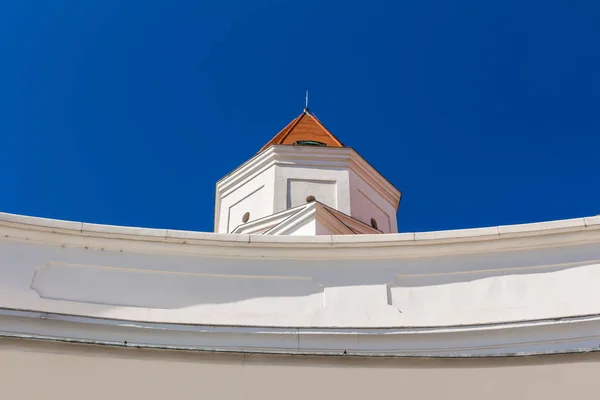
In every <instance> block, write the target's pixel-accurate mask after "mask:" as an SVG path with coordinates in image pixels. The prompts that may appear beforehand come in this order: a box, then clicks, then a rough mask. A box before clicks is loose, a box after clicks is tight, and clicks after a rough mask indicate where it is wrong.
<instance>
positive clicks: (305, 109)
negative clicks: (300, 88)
mask: <svg viewBox="0 0 600 400" xmlns="http://www.w3.org/2000/svg"><path fill="white" fill-rule="evenodd" d="M304 112H305V113H308V90H307V91H306V101H305V103H304Z"/></svg>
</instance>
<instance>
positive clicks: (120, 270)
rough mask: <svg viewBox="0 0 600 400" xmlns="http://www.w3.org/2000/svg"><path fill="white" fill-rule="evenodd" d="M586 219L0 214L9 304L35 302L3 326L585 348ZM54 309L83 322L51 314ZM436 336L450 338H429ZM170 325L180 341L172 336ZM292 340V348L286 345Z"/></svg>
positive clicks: (239, 338) (590, 242) (1, 301)
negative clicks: (205, 225)
mask: <svg viewBox="0 0 600 400" xmlns="http://www.w3.org/2000/svg"><path fill="white" fill-rule="evenodd" d="M588 220H589V219H584V218H580V219H575V220H567V221H552V222H551V223H541V224H532V225H530V226H529V228H530V230H526V229H514V230H512V231H511V232H510V233H502V231H501V230H499V229H498V228H483V229H471V230H460V231H448V232H437V233H429V234H428V233H416V234H388V235H358V236H329V235H324V236H313V237H310V236H265V235H225V234H211V233H202V232H181V231H171V230H148V229H139V228H129V227H111V226H101V225H89V224H80V223H72V222H62V221H48V220H44V219H38V218H31V217H20V216H14V215H9V214H0V255H1V257H0V309H3V310H4V312H8V311H9V310H11V309H12V310H29V311H28V312H29V314H27V315H21V316H17V317H15V316H13V317H11V316H10V315H6V314H5V317H2V318H4V320H3V322H2V323H1V324H0V325H1V326H3V327H4V328H3V330H4V333H5V334H9V335H16V334H27V335H49V336H56V337H61V335H67V336H69V335H75V336H77V335H79V336H78V338H79V339H80V340H88V339H89V340H92V339H94V340H111V339H110V338H117V337H118V336H119V333H118V332H119V330H120V329H126V328H124V327H126V326H132V324H133V325H137V324H151V325H150V326H148V327H147V328H143V329H142V330H139V329H138V330H135V329H134V331H133V333H132V334H133V336H132V337H135V338H137V340H139V341H140V343H146V344H155V345H166V344H168V343H170V344H169V345H177V343H179V344H180V345H184V344H185V343H188V344H190V345H192V344H193V345H194V346H198V347H199V348H220V347H219V346H225V347H227V348H237V349H240V350H244V349H246V350H248V351H259V349H262V350H263V351H267V350H269V349H270V351H292V350H293V349H294V348H295V349H296V350H294V351H300V350H302V351H303V352H304V351H306V352H319V351H321V350H323V351H326V352H333V353H335V352H336V351H338V350H339V349H344V348H345V349H352V351H354V352H356V353H360V354H369V352H375V351H378V352H380V353H390V354H431V355H443V354H456V353H457V352H462V353H461V354H498V353H505V352H513V351H517V352H528V351H558V350H561V351H565V350H569V349H573V348H587V347H589V346H592V345H593V343H595V342H597V341H598V340H599V338H598V337H597V333H594V332H597V329H598V328H600V326H596V325H595V324H597V319H596V317H593V316H594V315H600V301H598V300H599V299H598V295H597V290H596V288H597V287H598V285H599V284H600V225H597V224H586V221H588ZM592 221H593V220H592ZM314 229H318V228H316V227H315V228H314ZM495 232H497V233H495ZM36 315H37V317H36ZM59 315H63V316H73V318H75V317H77V318H84V319H86V320H85V321H83V322H82V321H80V322H73V321H71V322H68V321H66V320H64V321H62V322H61V323H57V324H51V323H49V322H48V318H51V319H53V320H56V318H57V317H56V316H59ZM40 316H43V319H40ZM584 316H588V317H584ZM11 318H12V319H11ZM15 318H16V319H15ZM61 318H66V317H61ZM69 318H71V317H69ZM582 318H583V319H582ZM9 319H10V320H11V321H12V322H10V321H9ZM110 321H121V322H114V323H113V322H110ZM532 321H540V322H539V323H532ZM543 321H545V322H543ZM566 321H570V322H568V323H566ZM9 322H10V324H9ZM70 324H71V325H70ZM72 324H76V326H75V325H72ZM152 324H155V325H152ZM181 324H189V325H181ZM9 326H11V327H12V328H10V329H9V328H8V327H9ZM182 326H189V327H190V328H189V329H192V330H193V331H194V332H198V330H200V331H202V332H207V331H206V329H208V328H207V327H210V326H229V327H231V328H228V329H231V330H230V331H228V332H229V333H225V332H224V331H218V330H217V331H214V332H212V333H210V334H209V335H208V336H206V337H208V338H212V339H210V340H208V339H207V340H208V341H206V340H204V339H201V338H200V337H197V338H196V339H198V340H200V341H196V342H186V341H185V340H184V338H183V336H180V335H179V334H176V332H178V331H180V330H182V329H183V328H182ZM100 327H102V328H100ZM250 327H255V328H250ZM256 327H258V328H256ZM590 327H591V328H590ZM127 329H129V328H127ZM186 329H188V328H185V329H183V330H184V331H185V330H186ZM211 329H212V328H211ZM247 329H251V330H250V331H248V330H247ZM256 329H259V330H263V331H262V332H263V333H264V334H263V333H257V332H256ZM265 329H266V331H264V330H265ZM382 329H383V331H381V330H382ZM209 330H210V329H209ZM436 330H437V332H438V333H439V335H442V333H443V335H442V336H435V335H433V332H434V331H436ZM524 330H525V331H527V332H530V333H528V334H527V335H529V336H527V335H526V334H524V333H523V332H525V331H524ZM492 331H493V332H492ZM78 332H79V333H78ZM161 332H162V333H161ZM265 332H266V333H265ZM163 333H164V335H163ZM492 333H493V334H492ZM146 334H147V335H149V336H145V335H146ZM165 335H166V336H168V337H169V338H171V339H169V340H168V341H166V342H165V340H166V339H165ZM248 335H249V336H248ZM257 335H258V336H257ZM290 335H291V336H290ZM393 335H401V336H399V337H402V340H400V341H399V340H397V339H393V337H394V336H393ZM256 338H259V339H256ZM408 338H415V340H416V341H415V342H412V339H410V340H409V339H408ZM255 339H256V340H258V342H256V341H255ZM288 339H289V340H291V342H290V343H293V344H292V347H291V350H290V347H289V346H287V345H282V343H284V342H285V341H286V340H288ZM417 339H418V340H417ZM245 340H249V342H244V341H245ZM282 341H283V342H282ZM459 342H460V343H461V344H458V343H459ZM211 343H212V344H211ZM218 343H221V344H218ZM236 343H238V344H236ZM240 343H247V344H246V345H243V344H240ZM298 343H300V344H298ZM211 346H212V347H211ZM215 346H216V347H215ZM236 346H237V347H236ZM240 346H241V347H240ZM282 346H283V347H282ZM294 346H295V347H294ZM596 346H597V344H596ZM265 349H266V350H265ZM319 349H320V350H319ZM465 352H466V353H465Z"/></svg>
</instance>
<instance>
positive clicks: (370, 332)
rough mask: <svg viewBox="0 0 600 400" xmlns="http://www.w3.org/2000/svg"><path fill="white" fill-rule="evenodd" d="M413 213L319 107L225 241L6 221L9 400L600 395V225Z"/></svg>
mask: <svg viewBox="0 0 600 400" xmlns="http://www.w3.org/2000/svg"><path fill="white" fill-rule="evenodd" d="M400 198H401V193H400V191H398V190H397V189H396V188H395V187H394V186H393V185H391V184H390V183H389V182H387V181H386V180H385V178H383V177H382V176H381V175H380V174H379V173H378V172H377V171H376V170H375V169H374V168H373V167H372V166H370V165H369V164H368V163H367V162H366V161H365V160H364V159H362V157H360V156H359V155H358V153H356V152H355V151H354V150H353V149H350V148H347V147H344V146H343V145H342V143H341V142H340V141H339V140H338V139H337V138H336V137H335V136H333V135H332V134H331V133H330V132H329V131H327V130H326V129H325V127H324V126H323V125H322V124H321V123H320V122H319V121H318V120H317V119H316V118H314V116H313V115H311V114H310V113H309V112H308V110H305V112H303V113H302V114H301V115H300V116H299V117H298V118H296V119H295V120H294V121H292V123H291V124H290V125H288V126H287V127H286V128H284V130H282V131H281V132H280V133H279V134H277V135H276V136H275V137H274V138H273V139H272V141H270V142H269V143H268V144H267V145H266V146H265V147H264V148H263V149H262V150H261V151H260V152H259V153H258V154H257V155H256V156H255V157H253V158H252V159H251V160H249V161H248V162H246V163H244V164H243V165H242V166H240V167H239V168H237V169H235V170H234V171H233V172H232V173H230V174H229V175H227V176H226V177H225V178H223V179H222V180H221V181H219V182H218V183H217V194H216V205H215V233H202V232H188V231H177V230H168V229H167V230H166V229H145V228H130V227H122V226H106V225H97V224H89V223H82V222H71V221H57V220H49V219H43V218H34V217H27V216H18V215H12V214H0V371H1V374H0V377H1V378H0V395H1V396H2V397H1V398H7V399H8V398H11V399H12V398H15V399H34V398H36V399H37V398H48V399H81V398H86V399H107V398H110V399H136V398H140V399H142V398H143V399H162V398H166V397H167V398H181V399H188V398H190V399H192V398H194V399H195V398H202V399H204V398H206V399H281V398H286V399H305V398H326V397H327V398H344V399H362V398H365V397H372V396H381V397H384V396H385V397H389V396H410V397H411V398H435V397H439V396H443V397H449V398H466V399H479V398H489V399H496V398H497V399H500V398H506V397H515V398H547V399H553V398H557V399H558V398H565V397H567V396H570V397H574V398H577V399H587V398H589V399H592V398H596V395H595V391H594V387H593V384H594V380H593V379H592V377H593V376H595V375H596V374H597V373H598V372H600V353H598V349H599V347H600V334H599V332H600V301H599V297H600V294H599V293H600V291H598V289H597V288H598V286H599V283H600V216H595V217H585V218H576V219H572V220H562V221H550V222H542V223H533V224H525V225H510V226H496V227H486V228H477V229H465V230H453V231H440V232H417V233H397V231H398V228H397V223H396V215H395V213H396V211H397V208H398V206H399V203H400Z"/></svg>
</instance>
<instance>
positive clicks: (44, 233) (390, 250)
mask: <svg viewBox="0 0 600 400" xmlns="http://www.w3.org/2000/svg"><path fill="white" fill-rule="evenodd" d="M0 234H1V235H2V236H4V237H7V238H13V239H20V240H27V241H30V242H38V243H52V244H59V245H64V246H69V247H82V248H83V247H89V248H106V249H116V250H121V249H129V250H132V251H148V252H167V253H177V254H203V255H215V256H225V257H232V256H233V257H259V258H304V259H312V258H318V259H322V258H325V259H352V258H367V259H371V258H391V257H422V256H436V255H440V256H442V255H451V254H473V253H487V252H496V251H506V250H516V249H533V248H547V247H554V246H568V245H572V244H585V243H596V242H598V241H600V216H593V217H586V218H575V219H568V220H557V221H548V222H539V223H533V224H523V225H507V226H497V227H489V228H475V229H459V230H449V231H437V232H417V233H395V234H377V235H340V236H335V235H334V236H330V235H319V236H314V237H304V236H290V237H288V236H277V237H272V238H266V237H265V236H264V235H232V234H222V233H205V232H191V231H177V230H170V229H169V230H167V229H148V228H133V227H125V226H111V225H97V224H88V223H82V222H72V221H61V220H52V219H46V218H36V217H28V216H21V215H14V214H7V213H0ZM524 238H527V240H524ZM156 243H161V246H156ZM298 245H301V247H302V248H301V249H298ZM231 247H235V249H236V250H235V253H232V251H231ZM307 249H310V251H306V250H307Z"/></svg>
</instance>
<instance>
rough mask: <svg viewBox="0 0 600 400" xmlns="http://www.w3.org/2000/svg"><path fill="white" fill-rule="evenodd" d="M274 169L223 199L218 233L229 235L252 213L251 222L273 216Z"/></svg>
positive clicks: (266, 171) (261, 174) (251, 180)
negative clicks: (243, 218) (246, 215)
mask: <svg viewBox="0 0 600 400" xmlns="http://www.w3.org/2000/svg"><path fill="white" fill-rule="evenodd" d="M274 190H275V187H274V168H273V167H271V168H269V169H267V170H265V171H264V172H262V173H260V174H259V175H257V176H255V177H253V178H252V179H250V180H248V181H247V182H245V183H244V184H243V185H242V186H240V187H238V188H237V189H236V190H234V191H232V192H231V193H229V194H227V195H226V196H224V197H222V198H221V203H220V204H221V210H220V213H219V217H220V218H219V224H218V230H217V232H222V233H228V232H231V231H233V229H235V227H237V226H238V225H240V224H242V216H243V215H244V214H245V213H246V212H249V213H250V221H253V220H256V219H259V218H262V217H266V216H268V215H271V214H273V213H274V212H273V197H274V194H273V193H274Z"/></svg>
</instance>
